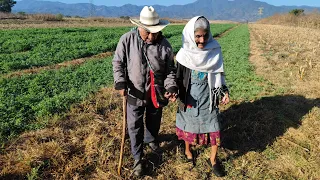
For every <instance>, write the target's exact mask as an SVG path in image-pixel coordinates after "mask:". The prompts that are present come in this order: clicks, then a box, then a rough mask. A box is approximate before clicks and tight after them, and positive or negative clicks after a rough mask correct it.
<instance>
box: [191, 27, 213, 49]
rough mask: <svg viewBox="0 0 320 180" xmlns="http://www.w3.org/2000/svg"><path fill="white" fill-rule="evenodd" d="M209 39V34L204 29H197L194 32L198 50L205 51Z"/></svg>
mask: <svg viewBox="0 0 320 180" xmlns="http://www.w3.org/2000/svg"><path fill="white" fill-rule="evenodd" d="M208 39H209V33H207V31H206V30H204V29H196V31H195V32H194V41H195V42H196V44H197V46H198V48H200V49H203V48H204V47H205V45H206V43H207V41H208Z"/></svg>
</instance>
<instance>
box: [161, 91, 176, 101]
mask: <svg viewBox="0 0 320 180" xmlns="http://www.w3.org/2000/svg"><path fill="white" fill-rule="evenodd" d="M177 96H178V94H177V93H169V92H166V93H165V94H164V97H165V98H167V99H169V100H170V101H171V102H175V101H176V100H177Z"/></svg>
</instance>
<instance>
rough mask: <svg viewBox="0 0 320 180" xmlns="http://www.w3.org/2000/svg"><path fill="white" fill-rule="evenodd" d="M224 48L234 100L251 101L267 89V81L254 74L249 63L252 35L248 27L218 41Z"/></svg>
mask: <svg viewBox="0 0 320 180" xmlns="http://www.w3.org/2000/svg"><path fill="white" fill-rule="evenodd" d="M218 42H219V43H220V45H221V47H222V53H223V57H224V68H225V73H226V81H227V84H228V85H229V89H230V92H231V96H232V99H234V100H251V99H254V98H256V97H257V95H258V94H259V93H261V92H263V91H264V90H266V88H269V87H268V85H266V83H265V80H264V79H263V78H261V77H258V76H257V75H255V73H254V68H253V66H252V65H251V64H250V62H249V55H250V46H249V44H250V35H249V30H248V26H247V25H241V26H239V27H238V28H236V29H234V30H233V31H231V32H230V33H228V34H227V35H226V36H223V37H222V38H220V39H219V40H218Z"/></svg>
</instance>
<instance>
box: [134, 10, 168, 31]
mask: <svg viewBox="0 0 320 180" xmlns="http://www.w3.org/2000/svg"><path fill="white" fill-rule="evenodd" d="M130 21H131V22H132V23H133V24H135V25H137V26H139V27H142V28H143V29H145V30H147V31H149V32H151V33H157V32H159V31H161V30H162V29H163V28H165V27H166V26H167V25H168V24H170V23H169V21H167V20H160V19H159V15H158V13H157V12H156V11H155V9H154V8H153V7H152V6H149V7H148V6H145V7H144V8H143V9H142V10H141V12H140V20H138V19H130Z"/></svg>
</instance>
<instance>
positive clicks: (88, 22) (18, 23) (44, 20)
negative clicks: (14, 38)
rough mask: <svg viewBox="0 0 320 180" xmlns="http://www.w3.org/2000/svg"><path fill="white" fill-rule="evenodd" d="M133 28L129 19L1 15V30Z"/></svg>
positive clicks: (173, 21) (171, 20)
mask: <svg viewBox="0 0 320 180" xmlns="http://www.w3.org/2000/svg"><path fill="white" fill-rule="evenodd" d="M166 19H167V20H169V21H170V23H172V24H185V23H186V22H187V20H177V19H169V18H166ZM121 26H132V23H131V22H130V21H129V19H127V18H105V17H90V18H80V17H79V18H75V17H59V16H57V15H51V14H33V15H32V14H31V15H25V16H21V15H10V14H4V13H0V29H23V28H58V27H121Z"/></svg>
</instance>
